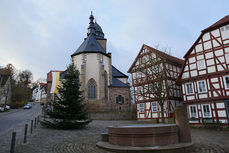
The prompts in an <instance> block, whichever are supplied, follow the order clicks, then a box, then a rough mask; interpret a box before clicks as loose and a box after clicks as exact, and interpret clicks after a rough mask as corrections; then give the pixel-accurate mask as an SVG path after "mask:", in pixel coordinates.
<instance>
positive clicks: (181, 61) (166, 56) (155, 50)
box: [143, 44, 184, 65]
mask: <svg viewBox="0 0 229 153" xmlns="http://www.w3.org/2000/svg"><path fill="white" fill-rule="evenodd" d="M143 46H145V47H146V48H148V49H149V50H151V51H153V52H155V53H156V54H159V55H161V56H162V57H165V58H166V59H168V60H170V61H171V62H173V63H177V64H180V65H182V64H183V62H184V60H182V59H179V58H177V57H174V56H171V55H169V54H166V53H164V52H162V51H159V50H157V49H155V48H152V47H150V46H148V45H145V44H143Z"/></svg>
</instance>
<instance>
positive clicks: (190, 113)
mask: <svg viewBox="0 0 229 153" xmlns="http://www.w3.org/2000/svg"><path fill="white" fill-rule="evenodd" d="M191 107H194V108H195V110H196V112H192V111H191V110H192V109H191ZM194 113H195V114H196V115H195V116H192V114H194ZM189 117H190V119H191V118H192V117H194V118H198V109H197V106H196V105H189Z"/></svg>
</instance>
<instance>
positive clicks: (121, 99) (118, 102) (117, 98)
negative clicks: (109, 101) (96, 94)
mask: <svg viewBox="0 0 229 153" xmlns="http://www.w3.org/2000/svg"><path fill="white" fill-rule="evenodd" d="M116 104H124V97H123V96H122V95H118V96H117V97H116Z"/></svg>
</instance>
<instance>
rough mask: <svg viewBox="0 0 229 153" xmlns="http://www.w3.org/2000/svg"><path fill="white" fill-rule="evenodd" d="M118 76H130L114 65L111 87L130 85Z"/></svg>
mask: <svg viewBox="0 0 229 153" xmlns="http://www.w3.org/2000/svg"><path fill="white" fill-rule="evenodd" d="M118 78H128V76H127V75H125V74H124V73H122V72H121V71H119V70H118V69H117V68H115V67H114V66H113V65H112V84H111V85H110V87H129V85H127V84H125V83H123V82H122V81H120V80H119V79H118Z"/></svg>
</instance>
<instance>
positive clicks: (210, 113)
mask: <svg viewBox="0 0 229 153" xmlns="http://www.w3.org/2000/svg"><path fill="white" fill-rule="evenodd" d="M204 106H208V108H209V116H206V115H205V112H204ZM201 107H202V114H203V117H204V118H212V112H211V105H210V104H202V105H201Z"/></svg>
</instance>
